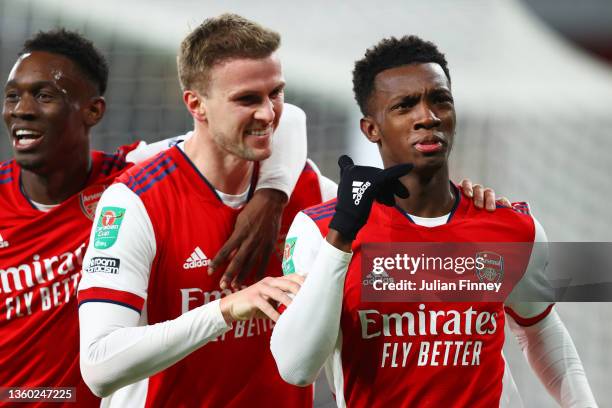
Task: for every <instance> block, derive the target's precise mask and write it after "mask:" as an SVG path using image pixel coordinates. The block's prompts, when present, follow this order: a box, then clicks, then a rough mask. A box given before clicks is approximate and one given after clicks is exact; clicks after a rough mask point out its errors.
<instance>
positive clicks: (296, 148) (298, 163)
mask: <svg viewBox="0 0 612 408" xmlns="http://www.w3.org/2000/svg"><path fill="white" fill-rule="evenodd" d="M306 150H307V147H306V114H305V113H304V111H303V110H302V109H300V108H298V107H297V106H295V105H291V104H288V103H286V104H285V106H284V108H283V115H282V116H281V119H280V122H279V124H278V128H277V129H276V131H275V132H274V136H273V137H272V155H271V156H270V157H269V158H267V159H266V160H264V161H263V162H261V168H260V174H259V180H258V182H257V187H256V189H257V190H259V189H261V188H271V189H274V190H279V191H282V192H284V193H285V194H287V197H290V196H291V192H292V191H293V188H294V187H295V185H296V183H297V181H298V178H299V177H300V174H301V173H302V170H303V169H304V164H305V163H306Z"/></svg>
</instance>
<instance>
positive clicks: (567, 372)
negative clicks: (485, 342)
mask: <svg viewBox="0 0 612 408" xmlns="http://www.w3.org/2000/svg"><path fill="white" fill-rule="evenodd" d="M508 324H509V325H510V328H511V329H512V332H513V333H514V335H515V336H516V338H517V340H518V342H519V345H520V346H521V349H522V350H523V353H524V354H525V358H526V359H527V361H528V362H529V365H530V366H531V368H532V370H533V371H534V372H535V373H536V375H537V376H538V378H539V379H540V381H541V382H542V384H543V385H544V386H545V387H546V389H547V390H548V392H549V393H550V395H551V396H552V397H553V398H554V399H555V400H556V401H557V402H558V403H559V404H560V405H561V406H562V407H572V408H574V407H575V408H585V407H597V402H596V401H595V397H594V396H593V393H592V391H591V387H590V386H589V382H588V380H587V377H586V374H585V372H584V368H583V367H582V362H581V361H580V357H579V356H578V352H577V351H576V347H575V346H574V342H573V341H572V338H571V336H570V335H569V333H568V331H567V329H566V328H565V325H564V324H563V322H562V321H561V319H560V318H559V315H558V314H557V312H556V311H555V310H552V311H551V312H550V313H549V314H548V315H547V316H546V317H545V318H544V319H542V320H540V321H539V322H538V323H536V324H534V325H531V326H521V325H519V324H518V323H517V322H516V321H515V320H514V319H513V318H512V317H510V318H509V319H508Z"/></svg>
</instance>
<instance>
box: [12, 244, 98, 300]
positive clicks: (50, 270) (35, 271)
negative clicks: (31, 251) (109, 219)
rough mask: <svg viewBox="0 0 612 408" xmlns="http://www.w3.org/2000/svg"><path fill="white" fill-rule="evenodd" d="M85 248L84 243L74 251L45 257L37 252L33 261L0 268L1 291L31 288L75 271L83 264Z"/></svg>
mask: <svg viewBox="0 0 612 408" xmlns="http://www.w3.org/2000/svg"><path fill="white" fill-rule="evenodd" d="M85 248H86V245H85V243H83V244H81V245H80V246H79V247H78V248H77V249H76V250H75V251H74V252H65V253H63V254H61V255H54V256H51V257H49V258H43V259H41V257H40V255H38V254H35V255H34V256H33V257H32V262H29V263H24V264H21V265H17V266H9V267H7V268H4V269H0V282H1V283H2V286H1V292H2V293H11V292H13V291H16V290H17V291H20V290H24V289H25V288H31V287H33V286H36V285H38V284H42V283H45V282H48V281H51V280H53V279H55V277H56V276H59V275H66V274H68V273H69V272H72V271H74V270H75V269H77V268H79V267H81V265H82V264H83V255H84V251H85Z"/></svg>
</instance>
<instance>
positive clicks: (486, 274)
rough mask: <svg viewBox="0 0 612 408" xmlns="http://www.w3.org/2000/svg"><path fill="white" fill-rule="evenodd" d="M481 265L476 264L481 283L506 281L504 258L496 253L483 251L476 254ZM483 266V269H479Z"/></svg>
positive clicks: (477, 275)
mask: <svg viewBox="0 0 612 408" xmlns="http://www.w3.org/2000/svg"><path fill="white" fill-rule="evenodd" d="M476 259H480V261H481V263H477V264H476V277H477V278H478V280H479V281H481V282H485V283H487V282H491V283H498V282H502V281H503V280H504V257H503V256H501V255H499V254H496V253H495V252H490V251H482V252H478V253H477V254H476ZM479 265H483V266H482V267H480V268H479V267H478V266H479Z"/></svg>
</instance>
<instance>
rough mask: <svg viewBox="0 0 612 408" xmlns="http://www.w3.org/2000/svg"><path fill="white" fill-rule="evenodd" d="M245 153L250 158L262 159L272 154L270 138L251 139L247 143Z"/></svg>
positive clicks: (254, 159)
mask: <svg viewBox="0 0 612 408" xmlns="http://www.w3.org/2000/svg"><path fill="white" fill-rule="evenodd" d="M244 150H245V155H246V156H247V157H246V158H247V159H248V160H253V161H261V160H265V159H267V158H268V157H270V155H272V146H271V143H270V139H269V138H266V139H251V140H248V141H247V143H246V144H245V149H244Z"/></svg>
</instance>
